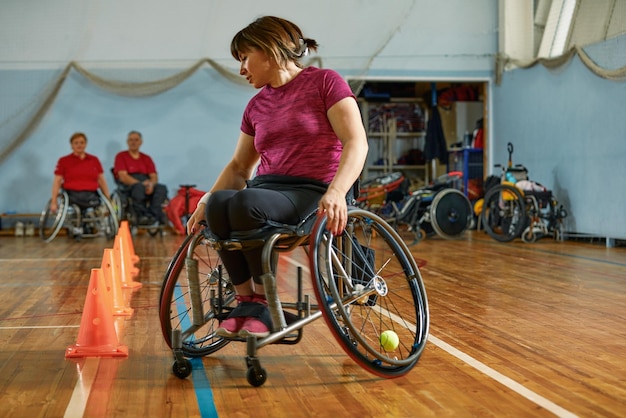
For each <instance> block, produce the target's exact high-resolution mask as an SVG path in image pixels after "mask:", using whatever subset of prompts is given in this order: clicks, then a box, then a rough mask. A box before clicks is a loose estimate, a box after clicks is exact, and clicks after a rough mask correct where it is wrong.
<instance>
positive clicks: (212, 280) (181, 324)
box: [159, 232, 235, 357]
mask: <svg viewBox="0 0 626 418" xmlns="http://www.w3.org/2000/svg"><path fill="white" fill-rule="evenodd" d="M186 260H193V261H191V263H193V264H195V263H197V271H198V279H199V283H198V285H197V287H196V286H195V285H193V281H194V279H193V275H192V274H190V271H191V270H188V269H187V266H186V263H187V261H186ZM220 274H221V279H220V278H219V276H220ZM220 284H221V286H220ZM190 285H192V289H197V290H198V297H199V299H198V300H199V302H200V305H201V311H200V310H199V309H194V310H192V303H193V302H192V297H193V295H192V293H191V291H190ZM220 301H221V302H220ZM219 303H222V305H219ZM234 305H235V292H234V287H233V286H232V284H231V283H230V280H229V279H228V274H227V272H226V269H225V268H222V265H221V260H220V259H219V256H218V255H217V252H216V251H215V250H213V249H212V248H211V247H210V246H209V245H208V244H207V243H206V238H205V236H204V234H203V232H199V233H197V234H195V235H193V236H189V237H187V239H186V240H185V241H184V242H183V244H182V245H181V247H180V248H179V249H178V251H177V252H176V255H175V256H174V258H173V259H172V261H171V262H170V264H169V266H168V268H167V271H166V275H165V278H164V281H163V285H162V288H161V298H160V302H159V319H160V322H161V331H162V333H163V338H164V339H165V342H166V344H167V345H168V346H169V347H170V348H173V347H172V330H174V329H179V330H180V331H181V335H182V337H181V339H182V348H181V349H182V352H183V354H184V355H185V356H187V357H201V356H206V355H208V354H211V353H214V352H215V351H217V350H219V349H221V348H222V347H224V346H225V345H226V344H228V343H229V340H226V339H224V338H222V337H220V336H217V335H215V330H216V329H217V328H218V327H219V322H220V320H221V319H222V316H221V314H222V307H226V306H234ZM198 312H201V313H198Z"/></svg>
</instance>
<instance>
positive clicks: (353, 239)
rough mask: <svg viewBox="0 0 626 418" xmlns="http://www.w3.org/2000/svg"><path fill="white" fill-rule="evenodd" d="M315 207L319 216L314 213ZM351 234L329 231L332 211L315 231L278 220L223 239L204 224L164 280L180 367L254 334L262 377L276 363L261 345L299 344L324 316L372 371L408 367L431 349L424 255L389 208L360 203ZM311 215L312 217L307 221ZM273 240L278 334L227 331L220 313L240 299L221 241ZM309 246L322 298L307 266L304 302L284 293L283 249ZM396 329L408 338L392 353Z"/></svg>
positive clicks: (163, 300) (270, 277)
mask: <svg viewBox="0 0 626 418" xmlns="http://www.w3.org/2000/svg"><path fill="white" fill-rule="evenodd" d="M314 216H315V215H314ZM348 217H349V222H348V226H347V228H346V230H345V231H344V232H343V233H342V235H341V236H333V235H332V234H330V233H329V232H328V231H327V230H326V217H325V216H319V217H317V218H314V220H315V221H316V222H315V224H314V226H313V229H312V231H311V232H310V233H305V232H304V230H305V228H303V224H300V225H296V226H288V225H284V226H281V227H273V228H271V229H269V230H266V231H265V233H264V234H261V235H259V231H254V235H256V236H252V237H250V238H249V239H248V238H246V239H230V240H221V241H218V240H215V239H213V238H212V237H211V236H210V233H209V232H207V231H206V230H205V231H200V232H199V233H196V234H195V235H192V236H188V237H187V239H186V240H185V241H184V242H183V244H182V245H181V246H180V248H179V249H178V251H177V252H176V254H175V255H174V257H173V258H172V261H171V262H170V264H169V266H168V268H167V271H166V273H165V278H164V281H163V285H162V288H161V295H160V299H159V319H160V322H161V328H162V332H163V337H164V339H165V341H166V343H167V344H168V346H169V347H170V348H172V352H173V356H174V364H173V367H172V370H173V373H174V374H175V375H176V376H178V377H180V378H185V377H187V376H188V375H189V374H190V373H191V362H190V361H189V360H188V358H187V357H201V356H205V355H208V354H212V353H214V352H216V351H218V350H219V349H221V348H222V347H224V346H225V345H226V344H228V343H230V342H231V341H242V342H245V343H246V347H247V349H246V352H247V355H246V366H247V368H248V369H247V373H246V377H247V380H248V382H249V383H250V384H251V385H253V386H261V385H262V384H263V383H264V382H265V381H266V379H267V372H266V370H265V369H264V368H263V367H262V366H261V363H260V360H259V358H258V356H257V352H258V350H259V349H260V348H262V347H264V346H266V345H268V344H296V343H298V342H299V341H300V340H301V338H302V332H303V328H304V326H306V325H307V324H309V323H311V322H313V321H315V320H317V319H319V318H321V317H323V318H324V319H325V322H326V323H327V325H328V326H329V328H330V330H331V332H332V333H333V335H334V337H335V338H336V340H337V342H338V343H339V345H340V346H341V347H342V348H343V349H344V351H345V352H346V353H347V354H348V355H349V356H350V357H351V358H352V359H353V360H354V361H355V362H356V363H357V364H359V365H360V366H362V367H363V368H365V369H366V370H368V371H369V372H371V373H373V374H375V375H378V376H381V377H384V378H393V377H399V376H402V375H404V374H406V373H408V372H409V371H410V370H411V369H412V368H413V367H414V366H415V364H416V363H417V361H418V360H419V357H420V356H421V354H422V352H423V350H424V347H425V344H426V340H427V337H428V330H429V313H428V302H427V297H426V291H425V288H424V284H423V281H422V278H421V275H420V272H419V269H418V267H417V264H416V262H415V260H414V258H413V256H412V254H411V252H410V251H409V249H408V247H407V246H406V245H405V244H404V242H403V241H402V239H401V238H400V237H399V236H398V234H397V233H396V231H395V230H394V229H393V228H392V227H391V226H390V225H389V224H388V223H387V222H385V221H384V220H383V219H382V218H381V217H379V216H378V215H376V214H373V213H371V212H369V211H366V210H363V209H359V208H355V207H350V208H349V211H348ZM307 221H308V220H307ZM253 246H262V247H263V256H262V257H263V271H264V274H263V275H262V281H263V284H264V286H265V291H266V297H267V302H268V308H269V311H270V314H271V318H272V330H271V333H270V335H269V336H267V337H264V338H257V337H255V336H247V337H246V338H245V339H244V338H241V337H235V338H223V337H220V336H217V335H215V330H216V329H217V328H218V326H219V322H220V321H221V320H223V319H224V318H226V317H227V316H228V313H229V312H230V311H231V310H232V309H233V308H234V306H235V304H236V302H235V292H234V287H233V286H232V284H231V283H230V280H229V278H228V274H227V272H226V271H225V269H223V268H221V262H220V260H219V256H218V255H217V252H216V250H217V249H219V250H224V251H228V250H240V249H245V248H251V247H253ZM298 247H303V248H304V249H305V252H306V253H307V255H308V259H309V271H310V272H312V274H311V280H312V282H313V290H314V293H315V297H316V301H317V303H312V302H311V298H310V296H309V295H303V294H302V293H303V285H302V268H298V269H297V275H296V279H297V295H296V297H295V301H284V300H283V301H281V300H280V299H279V297H278V292H277V280H276V267H277V261H278V257H279V254H280V253H283V252H290V251H293V250H295V249H296V248H298ZM386 329H391V330H393V331H395V332H396V333H397V334H398V335H399V339H400V344H399V346H398V347H397V348H396V349H394V350H393V351H391V352H387V351H385V350H384V348H382V347H381V346H380V342H379V338H380V334H381V333H382V332H383V331H385V330H386Z"/></svg>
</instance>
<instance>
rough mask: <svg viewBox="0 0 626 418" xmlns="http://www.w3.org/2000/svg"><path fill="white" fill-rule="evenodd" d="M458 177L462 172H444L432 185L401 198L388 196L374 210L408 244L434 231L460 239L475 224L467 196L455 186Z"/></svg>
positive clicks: (440, 234) (449, 237)
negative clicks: (381, 204) (395, 198)
mask: <svg viewBox="0 0 626 418" xmlns="http://www.w3.org/2000/svg"><path fill="white" fill-rule="evenodd" d="M459 176H462V173H458V172H453V173H448V174H444V175H443V176H441V177H439V178H438V179H437V180H436V181H435V183H434V184H433V185H430V186H426V187H422V188H420V189H418V190H416V191H414V192H412V193H409V194H408V195H406V196H404V197H403V198H402V200H400V201H393V200H391V199H387V201H386V202H385V204H384V205H383V206H381V207H379V208H377V209H376V210H374V212H376V213H377V214H378V215H380V216H381V217H382V218H383V219H384V220H385V221H386V222H388V223H389V224H391V225H392V226H393V227H394V228H395V230H396V231H397V232H398V234H399V235H400V237H401V238H402V239H403V240H404V242H405V243H406V244H407V245H409V246H411V245H414V244H417V243H418V242H419V241H421V240H422V239H424V238H426V236H427V235H429V234H432V233H433V232H434V233H436V234H437V235H439V236H440V237H442V238H445V239H457V238H460V237H461V236H462V235H463V233H464V232H465V231H466V230H467V229H468V228H470V226H471V224H472V216H473V211H472V206H471V203H470V201H469V200H468V199H467V197H466V196H465V195H464V194H463V193H462V192H461V191H459V190H458V189H456V188H453V187H452V185H453V184H454V183H455V182H456V181H458V179H459ZM377 196H378V195H377Z"/></svg>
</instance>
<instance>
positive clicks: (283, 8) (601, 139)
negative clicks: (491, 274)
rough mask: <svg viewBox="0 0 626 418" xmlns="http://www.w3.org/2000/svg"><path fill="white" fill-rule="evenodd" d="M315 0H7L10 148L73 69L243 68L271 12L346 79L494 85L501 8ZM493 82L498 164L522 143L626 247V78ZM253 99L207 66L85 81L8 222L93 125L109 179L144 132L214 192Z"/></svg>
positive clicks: (30, 165)
mask: <svg viewBox="0 0 626 418" xmlns="http://www.w3.org/2000/svg"><path fill="white" fill-rule="evenodd" d="M295 3H297V1H296V2H295ZM129 4H132V6H133V7H129ZM311 4H312V3H310V2H302V7H305V6H304V5H307V7H309V9H306V10H307V12H306V13H300V12H299V11H298V10H299V9H300V8H299V7H297V5H296V6H294V1H293V0H291V1H286V0H268V1H267V2H258V1H253V0H241V1H239V2H237V3H227V2H223V1H221V0H189V1H186V2H185V3H184V7H182V6H181V5H180V4H178V3H170V2H154V1H152V0H132V1H130V2H128V1H122V0H106V1H105V0H59V1H58V2H41V4H39V6H38V7H37V8H33V7H30V3H29V2H19V1H10V2H0V41H1V42H0V128H1V129H0V148H5V147H6V145H7V144H8V143H9V142H10V140H11V139H13V138H15V137H16V136H17V135H18V134H19V132H21V130H22V129H23V128H24V126H25V124H26V122H27V121H28V120H30V118H32V116H33V114H34V112H35V110H36V109H37V108H38V106H39V105H40V104H41V102H40V101H41V99H42V98H43V97H46V94H47V92H48V91H49V88H50V86H51V85H53V83H54V81H55V80H56V79H57V77H58V76H59V74H61V71H62V70H63V69H64V68H65V67H66V66H67V65H68V63H69V62H70V61H76V62H78V63H80V64H82V65H84V66H85V67H87V68H88V69H89V70H90V71H93V72H95V73H97V74H100V75H102V76H103V77H105V78H107V79H119V80H131V81H133V80H135V81H138V80H141V81H146V79H150V80H156V79H160V78H163V77H165V76H168V75H171V74H173V73H176V72H178V71H181V70H183V69H186V68H189V67H190V66H191V65H192V64H193V63H195V62H196V61H197V60H199V59H201V58H212V59H215V60H216V61H217V62H219V63H220V64H222V65H226V66H228V67H229V68H230V69H231V70H233V71H235V72H236V69H237V63H236V62H235V61H234V60H233V59H232V58H231V57H230V54H229V51H228V45H229V42H230V39H231V38H232V35H233V34H234V33H235V32H236V31H237V30H238V29H240V28H241V27H243V26H245V25H246V24H247V23H249V22H250V21H252V20H253V19H254V18H256V17H258V16H260V15H264V14H277V15H279V16H284V17H286V18H288V19H292V20H294V21H295V22H297V23H298V24H299V25H300V26H301V28H302V29H303V31H304V32H305V34H306V35H307V36H310V37H313V38H315V39H317V40H318V42H319V43H320V51H319V54H316V55H314V56H316V57H320V58H321V59H322V63H323V66H325V67H329V68H334V69H336V70H338V71H339V72H341V73H342V74H343V75H345V76H347V77H377V78H381V77H383V78H389V79H403V80H419V81H429V80H431V81H437V80H442V81H443V80H450V79H472V80H476V79H481V80H487V81H491V80H493V79H494V74H493V71H494V62H495V56H496V54H497V52H498V10H497V4H498V1H497V0H472V1H471V2H468V1H466V0H446V1H441V2H433V1H428V0H395V1H393V2H389V1H388V0H368V1H363V0H344V1H342V2H336V1H331V0H320V1H319V2H317V3H315V5H314V7H312V6H311ZM391 4H392V5H393V7H391V6H390V5H391ZM148 9H149V10H150V17H149V19H147V18H146V10H148ZM119 10H124V13H120V12H119ZM328 10H333V13H331V14H329V13H328ZM617 51H619V48H618V49H617ZM620 62H621V61H620ZM490 86H491V87H492V88H491V90H490V92H491V97H490V100H491V101H490V103H489V104H490V106H491V114H490V119H491V125H490V127H491V128H492V131H491V132H490V137H489V138H488V139H489V141H490V142H489V144H488V145H489V147H490V149H488V151H489V152H488V153H487V154H488V155H492V156H493V159H492V160H491V161H490V162H489V163H490V165H491V164H493V163H499V162H502V163H504V162H505V161H506V158H507V153H506V144H507V142H512V143H514V145H515V154H514V160H515V161H516V162H519V163H522V164H524V165H526V166H527V167H528V168H529V170H530V175H531V178H532V179H534V180H536V181H538V182H540V183H542V184H544V185H546V186H547V187H549V188H551V189H554V191H555V193H556V194H557V197H558V198H559V200H560V201H561V202H562V203H564V204H565V205H566V207H567V209H568V211H569V212H570V214H571V216H570V217H569V218H568V219H567V225H566V229H567V230H569V231H573V232H578V233H586V234H594V235H599V236H606V237H613V238H626V217H624V216H623V212H624V210H623V208H624V207H626V197H624V196H623V193H622V191H623V189H624V186H623V181H624V180H623V179H624V178H626V176H625V174H626V173H625V172H624V170H625V168H624V167H625V166H626V152H625V151H626V150H625V146H626V145H625V144H626V141H625V139H626V138H625V132H626V118H624V117H623V116H622V115H623V113H624V112H623V109H625V108H626V106H625V105H626V103H625V101H626V83H623V82H622V83H618V82H612V81H607V80H603V79H601V78H599V77H598V76H596V75H594V74H592V73H591V72H590V71H589V70H588V69H587V68H585V67H584V66H583V65H582V64H581V62H580V61H579V60H578V59H577V58H576V59H575V60H574V61H572V62H571V63H570V64H568V65H567V66H566V67H565V68H561V69H559V70H556V71H550V70H547V69H546V68H544V67H542V66H537V67H534V68H531V69H528V70H521V69H520V70H515V71H511V72H507V73H505V74H504V75H503V78H502V82H501V84H500V85H499V86H495V85H493V83H492V82H490ZM253 94H255V90H253V89H252V88H250V87H242V86H241V85H239V84H236V83H233V82H231V81H229V80H228V79H226V78H224V77H222V76H221V75H219V74H218V73H217V72H216V71H215V70H213V69H212V68H211V67H208V66H206V67H205V68H202V69H201V70H199V71H198V72H197V73H196V74H194V76H192V77H191V78H190V79H188V80H187V81H185V82H184V83H183V84H181V85H180V86H178V87H176V88H175V89H172V90H170V91H167V92H166V93H163V94H160V95H156V96H150V97H143V98H129V97H122V96H116V95H113V94H111V93H108V92H105V91H102V90H100V89H99V88H97V87H95V86H94V85H92V84H91V83H90V82H88V81H87V80H85V79H84V78H82V76H80V75H79V74H77V73H76V72H72V73H71V74H70V76H69V77H68V79H67V80H66V81H65V83H64V84H63V87H62V90H61V91H60V93H59V96H58V97H57V99H56V101H55V102H54V105H53V106H52V108H51V109H50V111H49V112H48V113H47V114H46V116H45V118H44V119H43V120H42V122H41V124H40V125H39V126H38V127H37V128H36V129H35V130H34V132H32V133H31V134H30V135H29V136H28V137H27V138H26V141H25V142H24V143H23V144H21V146H20V147H18V148H17V149H16V150H15V151H14V152H13V153H11V155H10V156H9V157H8V158H7V159H5V160H4V161H2V162H1V163H0V213H2V212H6V211H18V212H39V211H40V210H41V208H43V207H44V205H45V203H46V201H47V199H48V196H49V194H50V187H51V181H52V171H53V169H54V165H55V163H56V161H57V159H58V158H59V157H60V156H61V155H65V154H67V153H69V152H70V146H69V143H68V139H69V137H70V135H71V134H72V133H73V132H75V131H79V130H82V131H84V132H86V133H87V135H88V137H89V144H88V152H91V153H94V154H96V155H98V156H99V157H100V158H101V160H102V162H103V164H104V166H105V169H108V168H109V167H110V166H111V165H112V163H113V156H114V155H115V153H116V152H117V151H119V150H121V149H124V148H125V139H126V134H127V132H128V131H129V130H132V129H136V130H139V131H141V132H142V133H143V134H144V139H145V141H144V147H143V149H144V151H146V152H147V153H149V154H151V155H152V156H153V158H154V159H155V162H156V164H157V167H158V170H159V174H160V176H161V179H162V180H163V181H164V182H165V183H166V184H167V186H168V187H169V189H170V195H172V194H173V193H174V192H175V191H176V189H178V186H179V184H183V183H195V184H197V185H198V188H200V189H208V188H209V187H210V186H211V185H212V183H213V181H214V180H215V178H216V176H217V174H218V173H219V171H220V170H221V168H222V167H223V165H224V164H225V162H226V161H227V159H228V158H230V156H231V154H232V150H233V149H234V146H235V140H236V138H237V135H238V132H239V123H240V118H241V113H242V111H243V108H244V106H245V104H246V102H247V101H248V100H249V98H250V97H252V95H253ZM109 179H110V177H109Z"/></svg>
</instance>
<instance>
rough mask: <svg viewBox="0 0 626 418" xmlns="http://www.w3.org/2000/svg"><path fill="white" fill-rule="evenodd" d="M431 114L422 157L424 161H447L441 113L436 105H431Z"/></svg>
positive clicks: (445, 162) (444, 162)
mask: <svg viewBox="0 0 626 418" xmlns="http://www.w3.org/2000/svg"><path fill="white" fill-rule="evenodd" d="M430 112H431V115H430V118H428V125H427V127H426V142H425V145H424V157H425V159H426V161H432V160H434V159H435V158H437V159H439V162H441V163H442V164H447V163H448V149H447V144H446V137H445V136H444V134H443V127H442V126H441V115H440V114H439V108H438V107H437V106H433V107H431V111H430Z"/></svg>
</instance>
